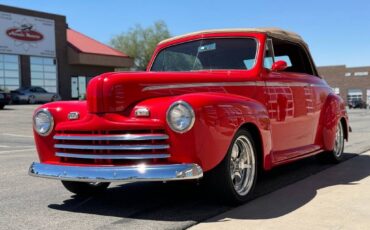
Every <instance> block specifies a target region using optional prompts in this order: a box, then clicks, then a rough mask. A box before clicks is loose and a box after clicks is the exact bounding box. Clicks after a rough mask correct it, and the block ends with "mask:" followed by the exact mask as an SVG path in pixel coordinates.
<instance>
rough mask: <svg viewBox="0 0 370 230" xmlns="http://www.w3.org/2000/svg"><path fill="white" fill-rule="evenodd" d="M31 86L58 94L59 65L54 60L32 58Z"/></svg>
mask: <svg viewBox="0 0 370 230" xmlns="http://www.w3.org/2000/svg"><path fill="white" fill-rule="evenodd" d="M30 62H31V85H32V86H40V87H42V88H44V89H45V90H46V91H48V92H51V93H57V65H56V60H55V59H54V58H44V57H30Z"/></svg>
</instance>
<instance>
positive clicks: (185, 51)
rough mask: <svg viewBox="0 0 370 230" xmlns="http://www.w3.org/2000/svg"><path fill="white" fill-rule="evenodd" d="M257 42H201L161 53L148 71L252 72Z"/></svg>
mask: <svg viewBox="0 0 370 230" xmlns="http://www.w3.org/2000/svg"><path fill="white" fill-rule="evenodd" d="M256 51H257V42H256V40H255V39H252V38H217V39H203V40H197V41H192V42H186V43H182V44H179V45H174V46H170V47H168V48H165V49H163V50H162V51H161V52H160V53H159V54H158V55H157V57H156V59H155V60H154V63H153V65H152V68H151V71H196V70H214V69H239V70H248V69H252V68H253V66H254V63H255V59H256Z"/></svg>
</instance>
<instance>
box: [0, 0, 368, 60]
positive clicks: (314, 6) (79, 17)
mask: <svg viewBox="0 0 370 230" xmlns="http://www.w3.org/2000/svg"><path fill="white" fill-rule="evenodd" d="M0 4H5V5H11V6H17V7H22V8H28V9H33V10H39V11H44V12H50V13H56V14H62V15H65V16H66V17H67V22H68V25H69V26H70V27H71V28H73V29H75V30H78V31H80V32H82V33H84V34H86V35H88V36H90V37H93V38H95V39H96V40H99V41H101V42H104V43H108V42H109V40H110V38H111V37H112V36H114V35H116V34H119V33H121V32H125V31H127V30H128V28H130V27H131V26H133V25H135V24H141V25H142V26H148V25H151V24H152V23H153V22H155V21H157V20H164V21H165V22H166V23H167V25H168V27H169V29H170V31H171V33H172V35H179V34H183V33H188V32H193V31H196V30H202V29H212V28H232V27H271V26H273V27H280V28H284V29H287V30H291V31H294V32H297V33H299V34H300V35H301V36H303V38H304V39H305V41H306V42H307V43H308V44H309V46H310V48H311V53H312V56H313V58H314V59H315V62H316V64H317V65H319V66H321V65H340V64H346V65H348V66H363V65H366V66H370V1H368V0H367V1H366V0H352V1H342V0H336V1H333V0H327V1H325V0H321V1H318V0H311V1H299V0H285V1H280V0H275V1H272V0H270V1H267V0H254V1H251V0H244V1H243V0H227V1H218V0H213V1H212V0H203V1H202V0H181V1H174V0H173V1H170V0H167V1H166V0H157V1H149V0H148V1H144V0H135V1H127V0H126V1H124V0H121V1H119V0H111V1H109V0H105V1H103V0H100V1H99V0H49V1H45V0H32V1H26V0H23V1H21V0H5V1H2V0H0Z"/></svg>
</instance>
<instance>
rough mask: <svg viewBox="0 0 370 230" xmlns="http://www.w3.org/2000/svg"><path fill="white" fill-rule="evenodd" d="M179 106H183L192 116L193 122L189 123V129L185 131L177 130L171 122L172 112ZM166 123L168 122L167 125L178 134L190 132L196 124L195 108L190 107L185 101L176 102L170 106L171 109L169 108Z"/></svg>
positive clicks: (186, 128)
mask: <svg viewBox="0 0 370 230" xmlns="http://www.w3.org/2000/svg"><path fill="white" fill-rule="evenodd" d="M177 106H183V107H184V108H185V109H186V110H187V111H188V113H189V114H190V116H191V121H190V122H189V124H188V125H187V127H185V128H184V129H179V128H177V127H176V126H174V124H172V122H171V120H172V119H171V115H172V114H171V112H172V111H173V109H175V108H176V107H177ZM166 121H167V124H168V126H169V127H170V128H171V129H172V130H173V131H174V132H176V133H185V132H187V131H189V130H190V129H191V128H192V127H193V125H194V123H195V113H194V110H193V107H191V105H189V104H188V103H187V102H185V101H181V100H180V101H176V102H174V103H172V104H171V105H170V107H169V108H168V110H167V114H166Z"/></svg>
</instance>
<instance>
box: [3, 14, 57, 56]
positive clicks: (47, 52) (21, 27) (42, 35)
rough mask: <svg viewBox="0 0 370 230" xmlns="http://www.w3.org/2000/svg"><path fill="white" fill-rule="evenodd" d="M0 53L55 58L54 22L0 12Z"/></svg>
mask: <svg viewBox="0 0 370 230" xmlns="http://www.w3.org/2000/svg"><path fill="white" fill-rule="evenodd" d="M0 53H11V54H23V55H34V56H46V57H55V25H54V21H53V20H50V19H45V18H38V17H30V16H25V15H20V14H12V13H7V12H2V11H0Z"/></svg>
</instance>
